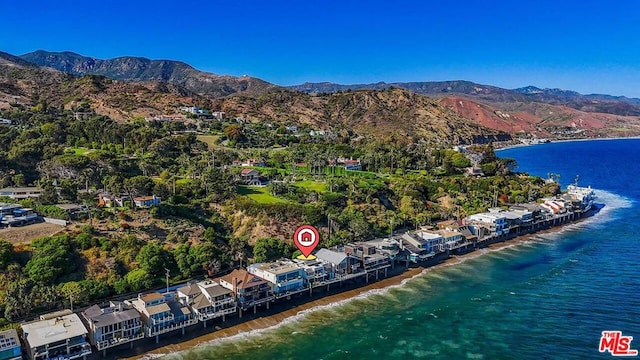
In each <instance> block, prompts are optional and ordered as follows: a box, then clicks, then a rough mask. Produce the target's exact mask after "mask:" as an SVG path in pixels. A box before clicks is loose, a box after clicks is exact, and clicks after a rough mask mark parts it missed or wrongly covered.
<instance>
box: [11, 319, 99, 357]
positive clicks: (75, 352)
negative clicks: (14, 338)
mask: <svg viewBox="0 0 640 360" xmlns="http://www.w3.org/2000/svg"><path fill="white" fill-rule="evenodd" d="M20 327H21V328H22V333H23V334H24V335H23V339H24V345H25V352H26V354H27V356H28V358H29V359H31V360H45V359H56V360H72V359H79V358H83V359H86V358H87V355H89V354H91V345H90V344H89V343H88V342H87V341H86V336H87V333H88V332H87V329H86V328H85V326H84V324H83V323H82V321H80V318H79V317H78V315H76V314H74V313H72V312H71V310H62V311H58V312H54V313H50V314H45V315H41V316H40V319H39V320H35V321H31V322H27V323H23V324H21V325H20Z"/></svg>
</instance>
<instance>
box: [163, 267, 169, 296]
mask: <svg viewBox="0 0 640 360" xmlns="http://www.w3.org/2000/svg"><path fill="white" fill-rule="evenodd" d="M164 271H166V273H165V276H166V278H167V294H168V293H169V269H167V268H164Z"/></svg>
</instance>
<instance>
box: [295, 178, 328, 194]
mask: <svg viewBox="0 0 640 360" xmlns="http://www.w3.org/2000/svg"><path fill="white" fill-rule="evenodd" d="M293 185H295V186H299V187H302V188H305V189H307V190H309V191H315V192H318V193H324V192H327V191H328V189H327V184H325V183H324V182H321V181H312V180H305V181H296V182H294V183H293Z"/></svg>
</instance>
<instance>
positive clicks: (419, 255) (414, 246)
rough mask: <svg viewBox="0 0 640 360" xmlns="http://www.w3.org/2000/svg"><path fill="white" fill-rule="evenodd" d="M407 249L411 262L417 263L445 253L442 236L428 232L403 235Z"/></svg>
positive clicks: (422, 231) (421, 231)
mask: <svg viewBox="0 0 640 360" xmlns="http://www.w3.org/2000/svg"><path fill="white" fill-rule="evenodd" d="M402 240H403V243H404V245H405V249H407V250H408V251H409V260H410V261H411V262H414V263H417V262H420V261H424V260H427V259H429V258H431V257H433V256H435V255H436V254H437V253H441V252H443V251H444V238H443V237H442V235H440V234H438V233H434V232H430V231H426V230H420V231H416V232H414V233H411V232H406V233H404V234H402Z"/></svg>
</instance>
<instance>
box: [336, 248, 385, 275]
mask: <svg viewBox="0 0 640 360" xmlns="http://www.w3.org/2000/svg"><path fill="white" fill-rule="evenodd" d="M344 252H345V253H346V254H348V255H353V256H355V257H357V258H359V259H360V262H361V263H362V267H363V268H364V270H366V271H374V270H379V269H384V268H387V267H389V266H391V261H390V259H389V257H388V256H386V255H384V254H381V253H379V252H377V251H376V247H375V246H374V245H372V244H368V243H366V242H356V243H349V244H347V245H345V246H344Z"/></svg>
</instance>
